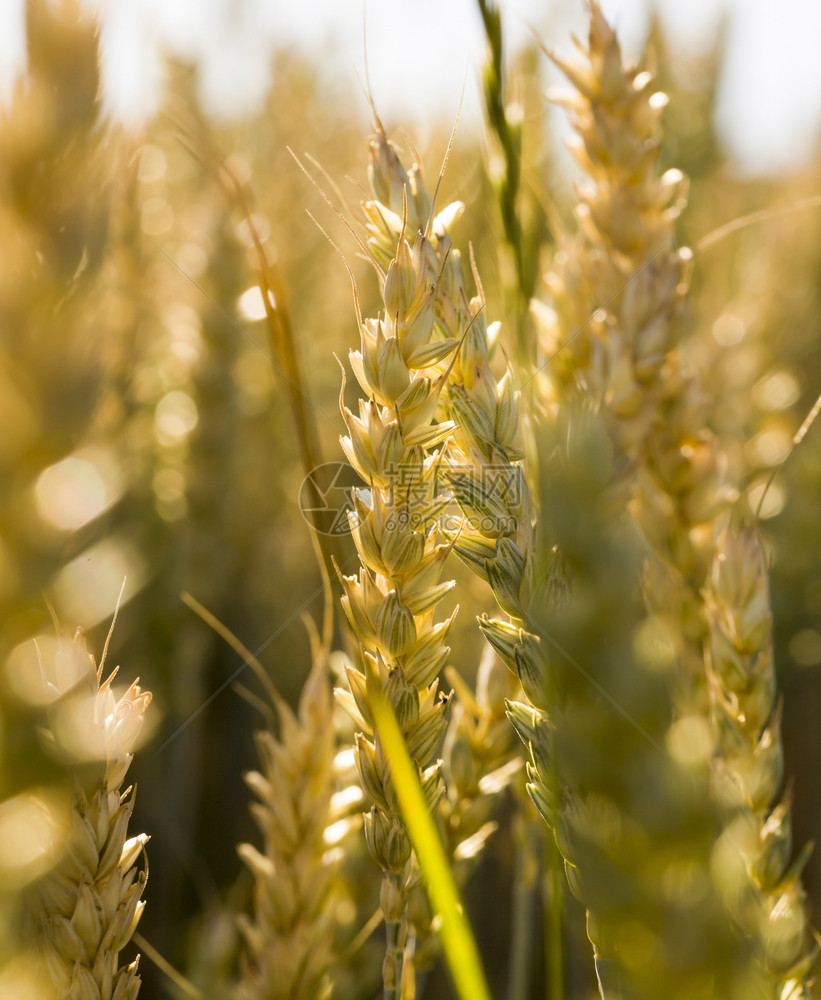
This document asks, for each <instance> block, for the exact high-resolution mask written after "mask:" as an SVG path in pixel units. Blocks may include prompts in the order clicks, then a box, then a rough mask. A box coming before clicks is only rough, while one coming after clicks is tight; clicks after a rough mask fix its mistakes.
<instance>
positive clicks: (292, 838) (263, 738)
mask: <svg viewBox="0 0 821 1000" xmlns="http://www.w3.org/2000/svg"><path fill="white" fill-rule="evenodd" d="M311 645H312V658H313V667H312V669H311V673H310V675H309V676H308V679H307V681H306V683H305V686H304V688H303V690H302V694H301V696H300V700H299V709H298V713H297V714H295V713H294V712H293V711H292V710H291V708H290V707H289V706H288V705H287V704H286V703H285V702H284V701H283V700H282V699H281V698H280V697H279V696H278V695H277V693H276V691H275V689H273V687H272V686H271V687H270V689H269V694H270V695H271V698H272V700H273V702H274V705H275V707H276V713H277V717H278V722H279V727H278V728H279V732H278V734H277V735H275V734H274V732H273V730H272V728H271V727H268V728H266V729H263V730H261V731H260V732H258V733H257V734H256V746H257V752H258V754H259V760H260V770H259V771H251V772H250V773H248V774H246V775H245V781H246V784H247V785H248V787H249V789H250V790H251V791H252V792H253V793H254V796H255V798H256V801H255V802H254V803H253V804H252V806H251V814H252V815H253V817H254V820H255V821H256V823H257V825H258V827H259V829H260V832H261V834H262V838H263V844H262V848H261V849H260V848H257V847H255V846H253V845H252V844H247V843H246V844H240V845H239V847H238V853H239V855H240V857H241V858H242V860H243V861H244V862H245V864H246V865H247V866H248V868H249V870H250V871H251V874H252V875H253V877H254V905H253V911H252V913H251V914H250V915H247V914H242V915H240V916H239V917H238V924H239V928H240V932H241V934H242V938H243V942H244V946H245V947H244V950H243V954H242V957H241V963H240V981H239V983H238V985H237V988H236V991H235V995H236V997H237V1000H319V998H323V997H328V996H329V995H330V992H331V973H332V971H333V969H334V966H335V964H336V963H337V962H338V960H339V956H338V953H337V940H336V935H335V932H334V928H335V920H336V903H337V900H336V898H335V882H336V878H337V875H338V868H339V852H338V851H334V850H333V849H332V848H331V846H330V845H329V844H328V842H327V840H326V832H327V831H328V829H329V827H331V826H332V825H333V824H334V823H335V822H337V820H339V819H340V816H339V815H338V811H337V810H336V809H335V808H334V799H333V796H334V793H335V792H336V774H335V772H334V757H335V752H336V734H335V729H334V723H333V704H334V702H333V696H332V693H331V684H330V678H329V671H328V664H327V650H326V648H325V647H324V645H323V644H322V643H321V642H320V640H319V638H318V636H317V635H316V634H315V632H314V631H313V630H312V631H311Z"/></svg>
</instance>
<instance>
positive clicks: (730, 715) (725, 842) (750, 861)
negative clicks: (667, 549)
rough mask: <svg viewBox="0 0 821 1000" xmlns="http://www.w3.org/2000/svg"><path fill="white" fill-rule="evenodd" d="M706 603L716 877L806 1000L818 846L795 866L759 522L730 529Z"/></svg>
mask: <svg viewBox="0 0 821 1000" xmlns="http://www.w3.org/2000/svg"><path fill="white" fill-rule="evenodd" d="M705 602H706V608H707V620H708V624H709V643H708V651H709V655H708V664H707V676H708V680H709V685H710V692H711V696H712V706H713V716H714V723H715V730H716V734H717V737H718V755H717V758H716V763H715V768H714V772H715V784H716V791H717V795H718V798H719V802H720V804H721V806H722V807H723V809H724V813H725V828H724V830H723V832H722V835H721V837H720V839H719V841H718V844H717V846H716V857H715V871H716V877H717V879H718V880H719V882H720V885H721V887H722V888H723V889H724V891H725V893H726V895H727V897H728V899H729V901H730V906H731V909H732V912H733V914H734V916H735V917H736V919H737V920H738V922H739V924H740V925H741V927H742V928H743V929H744V930H745V931H747V933H749V934H751V935H752V936H753V937H755V938H756V939H758V940H760V942H761V948H760V951H759V961H760V962H761V963H762V965H763V967H764V970H765V971H766V978H767V982H768V984H769V986H770V988H771V989H773V991H774V995H775V996H777V997H779V998H780V1000H787V998H789V1000H799V998H801V1000H803V998H808V997H810V996H812V995H814V994H813V993H812V992H811V986H812V982H813V971H814V966H815V964H816V959H817V956H818V943H817V941H816V940H815V936H814V933H813V931H812V928H811V926H810V923H809V919H808V915H807V900H806V894H805V892H804V889H803V887H802V884H801V871H802V868H803V866H804V864H805V863H806V861H807V859H808V857H809V851H810V849H811V848H810V845H807V846H806V848H805V849H804V850H803V851H801V852H800V853H799V856H798V857H797V858H796V859H795V860H794V861H792V863H791V857H792V829H791V815H790V813H791V809H790V805H791V803H790V794H789V791H786V792H785V791H783V789H782V772H783V750H782V745H781V733H780V726H781V713H780V710H779V707H778V704H777V698H776V677H775V666H774V662H773V648H772V613H771V611H770V600H769V593H768V573H767V566H766V562H765V558H764V552H763V549H762V546H761V542H760V539H759V537H758V532H757V530H756V528H755V527H754V526H753V525H752V524H746V525H745V524H742V525H740V526H739V525H735V524H731V525H729V526H728V527H727V528H725V529H724V530H723V531H722V533H721V535H720V536H719V540H718V547H717V551H716V556H715V559H714V561H713V565H712V569H711V572H710V577H709V580H708V582H707V586H706V588H705Z"/></svg>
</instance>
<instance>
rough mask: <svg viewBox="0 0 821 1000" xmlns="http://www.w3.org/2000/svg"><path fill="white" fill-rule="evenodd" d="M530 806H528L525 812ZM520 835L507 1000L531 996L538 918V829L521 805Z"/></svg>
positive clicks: (516, 820) (515, 820)
mask: <svg viewBox="0 0 821 1000" xmlns="http://www.w3.org/2000/svg"><path fill="white" fill-rule="evenodd" d="M527 805H528V803H525V806H524V809H526V808H527ZM514 823H515V825H516V827H518V830H517V836H516V844H517V851H516V871H515V873H514V881H513V914H512V920H511V925H512V926H511V935H510V937H511V952H510V966H509V970H508V979H507V1000H527V998H528V997H529V996H530V969H531V966H532V957H533V956H532V952H533V933H532V931H533V920H534V917H535V909H536V907H535V892H534V890H535V886H536V881H535V879H534V876H533V868H534V864H535V862H534V859H535V858H536V857H537V852H536V851H534V844H533V838H534V828H533V825H532V824H530V823H528V821H527V818H526V816H525V815H523V807H522V804H521V803H519V804H518V810H517V814H516V816H515V818H514Z"/></svg>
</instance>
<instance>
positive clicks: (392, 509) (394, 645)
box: [337, 127, 457, 1000]
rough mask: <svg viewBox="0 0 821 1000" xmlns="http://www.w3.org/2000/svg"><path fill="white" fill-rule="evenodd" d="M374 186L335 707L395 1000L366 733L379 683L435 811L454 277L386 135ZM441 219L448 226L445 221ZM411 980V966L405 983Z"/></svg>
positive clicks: (389, 850) (406, 861) (403, 838)
mask: <svg viewBox="0 0 821 1000" xmlns="http://www.w3.org/2000/svg"><path fill="white" fill-rule="evenodd" d="M370 176H371V183H372V187H373V189H374V192H375V193H376V196H377V198H378V199H380V200H378V201H377V200H374V201H369V202H366V203H365V205H364V210H365V214H366V220H367V222H366V225H367V233H368V247H369V249H370V252H371V255H372V260H373V262H374V264H375V265H376V267H377V270H378V272H379V276H380V282H381V286H382V299H383V303H384V313H383V314H382V315H380V316H378V317H376V318H368V319H365V320H364V321H363V320H362V319H361V318H359V327H360V335H361V350H359V351H352V352H351V354H350V361H351V367H352V368H353V370H354V373H355V374H356V377H357V380H358V381H359V384H360V386H361V387H362V390H363V392H364V393H365V396H366V399H361V400H360V404H359V416H354V414H352V413H351V412H350V410H348V409H347V407H346V406H345V405H344V403H343V402H342V401H340V403H341V407H342V415H343V418H344V420H345V424H346V426H347V429H348V434H347V435H346V436H345V437H343V438H342V447H343V450H344V452H345V454H346V456H347V457H348V459H349V461H350V462H351V464H352V465H353V467H354V468H355V469H356V470H357V472H358V473H359V474H360V475H361V476H362V478H363V480H364V481H365V483H367V484H368V488H367V489H359V490H354V492H353V504H354V511H353V512H352V513H351V515H350V523H351V529H352V533H353V538H354V542H355V545H356V549H357V553H358V555H359V559H360V562H361V564H362V568H361V570H360V573H359V576H358V577H356V576H351V577H346V576H342V577H341V580H342V586H343V590H344V596H343V598H342V604H343V608H344V610H345V614H346V615H347V618H348V621H349V622H350V625H351V628H352V630H353V633H354V635H355V637H356V639H357V641H358V643H359V645H360V648H361V653H362V670H357V669H355V668H354V667H349V668H348V669H347V676H348V682H349V690H343V689H337V697H338V699H339V700H340V702H341V703H342V704H343V706H344V707H345V708H346V709H347V710H348V711H349V712H350V714H351V715H352V717H353V718H354V721H355V723H356V724H357V726H358V727H359V729H360V732H359V733H358V735H357V737H356V763H357V769H358V771H359V775H360V778H361V780H362V785H363V788H364V790H365V793H366V795H367V796H368V798H369V800H370V801H371V803H372V808H371V810H370V812H369V813H368V814H367V815H366V816H365V833H366V837H367V842H368V847H369V849H370V852H371V855H372V856H373V858H374V860H375V861H376V863H377V864H378V865H379V867H380V868H381V870H382V872H383V876H384V878H383V885H382V894H381V906H382V912H383V915H384V918H385V925H386V934H387V949H386V955H385V960H384V963H383V984H384V994H385V998H386V1000H398V998H399V996H400V993H401V990H402V980H403V965H404V964H405V952H406V944H407V941H408V925H407V901H408V892H409V889H410V887H411V884H412V881H413V879H414V868H413V865H414V863H413V859H412V853H411V846H410V841H409V839H408V835H407V831H406V829H405V825H404V823H403V821H402V816H401V812H400V808H399V803H398V800H397V797H396V793H395V791H394V788H393V786H392V781H391V775H390V767H389V762H388V760H387V759H386V755H385V752H384V749H383V746H382V742H381V740H380V737H379V733H378V731H375V729H374V725H373V715H372V711H371V706H370V697H369V688H370V687H371V686H372V685H378V687H379V688H380V689H381V690H382V692H383V694H384V695H385V696H386V697H387V698H388V700H389V701H390V703H391V705H392V706H393V709H394V712H395V714H396V719H397V722H398V723H399V727H400V729H401V732H402V735H403V736H404V738H405V741H406V744H407V747H408V751H409V753H410V756H411V758H412V759H413V761H414V762H415V764H416V766H417V768H418V772H419V776H420V779H421V782H422V786H423V789H424V792H425V796H426V799H427V801H428V804H429V806H430V807H431V809H433V808H434V807H435V805H436V803H437V801H438V799H439V798H440V796H441V794H442V782H441V767H442V764H441V761H432V756H433V753H434V750H435V748H436V747H437V745H438V743H439V741H440V739H441V737H442V734H443V732H444V729H445V727H446V725H447V708H448V702H449V698H447V697H445V696H444V695H443V694H442V693H441V692H440V691H439V681H438V675H439V672H440V670H441V668H442V667H443V666H444V663H445V660H446V659H447V656H448V652H449V648H448V647H447V646H446V644H445V641H446V637H447V633H448V630H449V629H450V625H451V622H452V620H453V616H451V617H450V618H447V619H445V620H444V621H440V622H437V621H435V613H436V607H437V605H438V604H439V602H440V601H441V600H442V598H443V597H444V596H445V595H446V594H447V593H448V592H449V591H450V589H451V587H452V585H453V584H452V582H450V581H447V582H444V583H440V582H439V580H440V575H441V573H442V570H443V567H444V563H445V560H446V558H447V555H448V552H449V551H450V546H449V545H448V544H447V543H446V542H444V541H443V540H440V539H439V535H440V533H439V529H438V526H437V521H436V515H437V513H438V511H439V510H440V509H441V506H442V499H441V498H440V497H438V496H437V495H436V480H437V473H438V467H439V461H440V456H439V453H438V452H436V451H435V450H434V449H435V447H436V446H437V445H438V444H440V443H441V442H442V441H443V440H444V439H445V438H446V437H447V436H448V434H449V433H450V432H451V430H452V424H451V423H449V422H447V421H445V422H436V420H435V416H436V413H437V410H438V408H439V403H440V396H441V393H442V389H443V387H444V381H445V377H446V375H445V373H444V372H443V371H441V369H440V368H438V367H437V366H441V364H442V363H443V362H444V361H445V360H446V359H447V358H448V356H450V355H452V354H453V351H454V349H455V347H456V345H457V340H456V339H454V338H452V337H447V336H444V335H443V332H442V322H441V319H440V317H439V312H440V298H439V292H440V289H441V288H442V287H443V286H446V285H447V284H448V282H449V280H450V279H449V274H450V271H451V269H452V265H451V264H450V263H449V261H448V252H449V249H450V239H449V237H448V236H447V232H446V229H445V226H444V224H443V216H442V215H440V216H439V217H437V219H435V220H434V219H431V203H430V200H429V199H428V197H427V193H426V189H425V187H424V184H423V183H422V181H421V172H420V171H419V169H418V168H417V167H414V168H413V169H412V170H411V171H409V172H408V171H406V170H405V168H404V167H403V166H402V164H401V162H400V160H399V158H398V156H397V154H396V151H395V149H394V147H393V146H392V145H391V144H390V143H389V142H388V140H387V138H386V136H385V134H384V132H383V131H382V129H381V127H380V129H379V132H378V134H377V136H375V137H374V138H373V139H372V140H371V143H370ZM397 209H398V212H397ZM446 212H448V215H447V216H445V217H446V218H447V217H450V216H451V215H452V212H449V211H448V210H446ZM398 213H401V214H398ZM357 313H358V308H357ZM343 389H344V383H343ZM454 613H455V612H454ZM412 971H413V966H412V961H411V960H410V957H409V960H408V962H407V968H406V971H405V977H406V978H407V979H409V980H410V979H411V977H412Z"/></svg>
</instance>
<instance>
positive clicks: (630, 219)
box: [545, 4, 814, 996]
mask: <svg viewBox="0 0 821 1000" xmlns="http://www.w3.org/2000/svg"><path fill="white" fill-rule="evenodd" d="M586 57H587V62H586V63H575V62H568V61H565V60H562V59H556V61H557V63H558V64H559V65H560V66H561V68H562V69H563V70H564V71H565V73H566V75H567V76H568V77H569V78H570V80H571V81H572V82H573V83H574V85H575V86H576V89H577V92H576V94H574V95H573V96H572V97H570V98H567V99H566V100H565V103H566V104H567V105H568V106H569V107H570V109H571V113H572V117H573V123H574V126H575V128H576V130H577V140H576V142H575V144H574V146H573V148H574V152H575V153H576V156H577V159H578V160H579V162H580V164H581V165H582V167H583V168H584V169H585V171H586V172H587V174H588V175H589V177H590V183H589V184H587V185H585V186H584V187H583V188H582V205H581V206H580V209H579V212H578V214H579V219H580V223H581V234H580V236H579V237H578V239H577V240H576V241H574V242H572V243H569V244H568V245H566V246H565V248H564V252H563V254H562V255H561V256H560V257H559V258H557V267H556V269H555V271H554V273H553V274H552V275H551V276H550V278H549V279H548V284H549V287H550V289H551V291H552V293H553V297H554V304H555V307H556V308H555V311H553V312H552V313H550V312H548V313H546V317H547V324H546V327H545V329H546V330H547V331H548V336H547V340H546V345H545V346H546V349H547V350H548V352H550V354H549V357H550V358H551V363H550V366H549V369H548V372H549V379H550V383H551V390H552V393H553V395H554V397H555V398H557V399H560V398H562V395H563V394H564V393H566V391H567V387H568V386H570V385H571V384H577V383H581V384H583V385H584V386H585V387H586V388H587V390H588V392H590V393H591V394H592V395H593V397H594V399H596V400H597V402H598V403H599V405H600V408H601V411H602V413H603V414H604V415H605V416H606V419H607V421H608V425H609V427H610V430H611V433H612V436H613V440H614V443H615V447H616V454H617V461H618V462H620V463H621V467H622V475H623V477H624V479H625V481H626V480H627V478H628V475H629V474H632V475H633V476H634V477H635V482H634V484H633V485H632V487H631V488H630V491H631V493H632V496H631V500H630V507H631V511H632V513H633V515H634V516H635V518H636V520H637V522H638V524H639V526H640V527H641V530H642V532H643V534H644V537H645V539H646V540H647V543H648V545H649V548H650V551H651V558H650V560H649V561H648V563H647V566H646V570H645V587H644V590H645V599H646V603H647V606H648V608H649V610H650V611H651V612H653V614H654V615H655V616H656V618H657V619H661V620H665V621H667V622H668V623H669V626H670V628H671V629H672V631H673V633H677V634H678V638H677V653H678V671H677V675H676V682H677V683H676V691H675V698H674V702H675V711H676V714H677V715H678V717H679V721H678V723H677V724H676V725H677V727H678V733H679V735H681V733H685V732H689V733H691V734H695V733H700V734H701V743H702V744H703V745H704V749H703V751H702V752H701V754H700V755H699V762H700V763H702V764H703V763H704V762H705V761H706V760H707V759H709V758H710V751H711V749H712V747H713V745H714V746H715V747H716V749H717V751H718V754H717V757H715V758H714V759H715V761H717V766H716V769H715V770H716V785H717V788H718V793H719V794H718V797H719V802H720V804H722V803H723V802H725V801H726V800H727V798H728V789H731V788H735V789H736V790H735V792H734V793H733V794H731V795H729V800H730V802H731V803H732V805H731V807H730V819H729V820H728V826H727V827H726V828H725V832H724V834H723V836H722V838H721V841H720V844H719V854H720V856H721V857H722V858H723V859H724V861H727V860H728V858H729V857H730V854H731V853H732V852H730V851H729V845H730V844H732V843H734V842H736V836H737V834H738V831H739V830H740V829H744V830H746V833H745V836H744V837H743V838H742V840H741V843H742V844H743V845H744V846H742V847H741V849H740V850H736V853H735V858H736V864H730V865H729V870H730V871H732V872H733V876H732V878H731V879H730V882H731V883H732V884H733V890H732V892H731V893H730V895H732V894H733V893H734V894H736V895H739V894H740V895H741V896H750V895H751V896H752V898H753V899H754V900H757V901H758V903H757V904H756V906H754V907H753V911H754V912H755V913H756V914H757V916H756V919H751V918H750V915H749V907H748V906H747V907H745V906H744V905H741V904H740V903H739V901H738V899H736V900H735V901H734V905H733V906H732V909H733V911H734V913H735V914H736V916H737V917H739V919H741V922H742V925H743V926H744V929H745V931H746V932H747V933H748V934H750V935H751V939H752V940H753V942H755V944H756V947H757V951H758V959H759V961H758V969H759V972H758V973H755V974H754V975H757V976H760V977H762V978H761V982H763V983H765V984H766V985H765V986H764V988H766V989H768V990H775V991H776V992H778V994H779V995H781V993H780V992H779V991H781V990H782V989H789V990H791V989H798V988H799V987H797V986H795V984H796V983H803V982H804V981H805V979H806V976H807V969H808V968H809V967H810V965H811V964H812V959H813V957H814V946H813V945H812V936H811V933H810V931H809V927H808V924H807V922H806V915H805V908H804V906H803V903H802V900H803V895H802V890H801V888H800V883H799V882H798V873H799V872H800V860H801V859H800V858H799V861H798V862H797V863H796V866H794V867H793V868H790V869H789V870H787V862H788V860H789V847H787V848H786V855H785V853H784V852H785V845H787V844H788V843H789V834H788V829H789V805H788V802H787V801H786V799H782V801H781V802H780V803H779V804H778V805H777V806H776V807H775V808H774V809H772V811H770V810H771V804H772V803H773V802H774V801H776V798H777V795H778V790H779V788H780V781H781V771H780V767H781V742H780V733H779V729H778V718H777V712H775V679H774V674H773V670H772V652H771V648H770V639H769V631H768V629H769V614H770V612H769V601H768V597H767V574H766V570H765V568H764V564H763V561H762V560H761V558H760V553H759V552H758V549H757V544H758V543H757V541H756V540H755V533H754V532H751V531H749V530H747V529H745V530H743V531H741V533H733V532H728V531H723V532H722V528H721V526H722V524H724V523H725V522H726V520H727V514H726V511H727V508H728V502H729V501H730V500H731V498H732V497H733V493H734V491H733V490H732V489H730V488H728V485H727V483H726V481H725V476H724V469H725V466H726V461H725V458H724V455H723V453H722V451H721V448H720V447H719V445H718V442H717V441H716V439H715V437H714V436H713V435H712V433H711V432H710V431H709V429H708V428H707V427H706V409H707V407H706V401H705V399H704V397H703V393H702V390H701V388H700V386H699V384H698V381H697V379H696V378H695V377H694V375H693V374H692V373H691V372H690V371H689V370H688V368H687V366H686V364H685V363H684V361H683V357H682V352H681V350H680V347H679V329H680V326H679V323H678V319H679V316H680V313H681V311H682V308H683V306H684V302H685V295H686V283H685V281H684V277H685V275H684V269H685V266H686V263H687V260H688V257H689V254H688V253H687V252H686V251H676V250H675V249H674V235H675V233H674V225H675V220H676V217H677V215H678V212H679V210H680V208H681V206H682V205H683V200H684V199H683V179H682V178H681V175H680V174H679V173H678V172H671V171H668V172H667V173H666V174H661V173H660V171H659V170H658V164H657V160H658V151H659V148H660V141H661V132H660V125H659V116H660V113H661V110H662V109H663V107H664V105H665V103H666V98H664V97H663V95H659V94H654V93H653V92H652V89H651V86H650V84H651V78H650V76H649V74H647V73H639V72H638V71H637V70H635V69H633V68H629V67H627V68H625V67H622V66H621V54H620V50H619V46H618V42H617V39H616V37H615V34H614V33H613V32H612V30H611V29H610V27H609V26H608V25H607V24H606V22H605V21H604V19H603V17H602V16H601V12H600V11H599V10H598V8H597V7H596V5H595V4H594V5H593V9H592V17H591V28H590V36H589V49H588V51H587V53H586ZM580 309H582V310H589V316H590V318H589V320H588V318H587V317H586V316H584V314H583V313H580V312H579V310H580ZM557 351H558V352H560V353H556V352H557ZM717 536H720V539H718V540H717ZM708 574H710V581H709V582H708V584H707V587H706V591H705V590H703V589H702V588H703V585H704V583H705V580H706V579H707V577H708ZM741 580H743V581H745V583H744V585H743V586H741V585H740V584H739V581H741ZM745 600H748V601H749V603H748V604H747V605H745V603H744V601H745ZM705 601H706V607H705ZM745 615H748V616H749V615H752V618H753V620H754V622H755V624H754V626H752V625H751V624H750V621H749V619H747V618H745V617H744V616H745ZM756 643H759V645H756ZM734 644H735V645H734ZM708 651H709V655H708V657H707V659H708V667H707V670H705V653H707V652H708ZM711 706H712V710H711ZM710 715H711V716H712V720H713V727H712V733H710V732H709V731H708V728H707V727H706V726H705V724H704V720H706V719H707V718H708V717H709V716H710ZM688 727H689V728H688ZM671 735H672V731H671ZM674 742H676V741H675V740H674ZM678 743H679V744H680V740H679V741H678ZM687 753H691V750H689V749H688V751H687ZM755 782H758V787H757V788H756V789H755V790H753V789H752V786H751V783H753V784H754V783H755ZM772 843H777V844H778V851H780V852H781V853H780V855H779V857H780V862H779V863H780V865H781V867H780V870H779V871H778V872H777V875H775V876H774V874H773V871H772V865H773V861H772V859H770V860H769V862H768V864H769V866H770V868H769V869H768V872H767V874H766V875H762V874H761V873H760V872H759V870H758V869H759V867H760V865H761V864H762V863H763V862H762V855H763V854H765V853H767V851H768V849H769V850H773V848H772V847H771V846H770V847H769V848H768V845H771V844H772ZM776 853H778V852H776ZM775 867H776V868H777V867H778V864H776V865H775ZM720 868H721V866H717V867H716V871H719V870H720ZM744 872H746V877H745V878H741V881H739V878H740V877H741V873H744ZM745 910H746V911H747V913H746V917H744V918H743V919H742V914H743V913H744V911H745ZM762 914H764V916H762ZM791 948H792V949H793V950H792V951H790V949H791ZM773 954H777V956H778V957H777V958H773V957H772V956H773ZM780 977H781V978H780ZM787 984H789V985H787ZM800 988H801V989H803V988H804V987H803V985H802V986H801V987H800ZM785 995H790V994H789V992H788V993H787V994H785ZM795 995H796V996H799V995H804V994H802V993H796V994H795Z"/></svg>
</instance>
